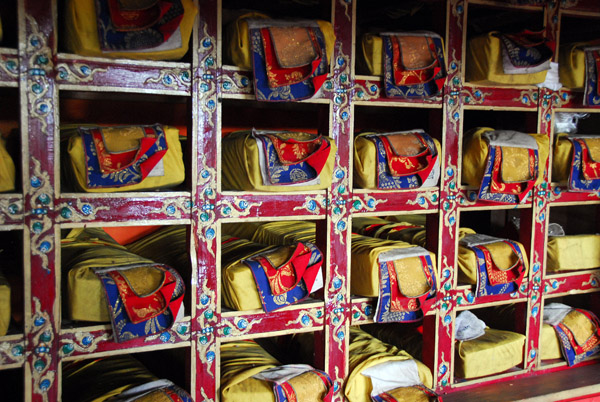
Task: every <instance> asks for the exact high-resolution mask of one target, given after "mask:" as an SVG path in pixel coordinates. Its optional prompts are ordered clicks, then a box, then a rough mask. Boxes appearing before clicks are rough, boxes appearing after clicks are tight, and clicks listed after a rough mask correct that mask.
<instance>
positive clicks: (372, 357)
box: [344, 327, 433, 402]
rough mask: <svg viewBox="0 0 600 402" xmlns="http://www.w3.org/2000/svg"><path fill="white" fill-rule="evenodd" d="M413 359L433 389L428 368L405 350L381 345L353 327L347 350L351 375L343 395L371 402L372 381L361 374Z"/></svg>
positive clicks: (362, 401)
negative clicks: (382, 366)
mask: <svg viewBox="0 0 600 402" xmlns="http://www.w3.org/2000/svg"><path fill="white" fill-rule="evenodd" d="M404 360H414V361H415V362H416V364H417V368H418V370H419V378H420V379H421V382H423V385H425V386H426V387H428V388H431V386H432V383H433V377H432V375H431V371H430V370H429V368H428V367H427V366H426V365H424V364H423V363H421V362H420V361H418V360H416V359H414V358H413V357H412V356H411V355H409V354H408V353H406V352H405V351H404V350H400V349H398V348H397V347H395V346H392V345H388V344H387V343H383V342H381V341H380V340H379V339H377V338H374V337H372V336H371V335H369V334H367V333H366V332H364V331H362V330H360V329H359V328H357V327H350V347H349V348H348V366H349V370H348V372H349V374H348V379H347V380H346V386H345V388H344V395H345V396H346V398H348V400H349V401H352V402H370V401H371V396H370V395H371V391H372V390H373V386H372V385H371V378H370V377H367V376H364V375H362V371H363V370H365V369H367V368H369V367H373V366H375V365H377V364H380V363H385V362H391V361H404Z"/></svg>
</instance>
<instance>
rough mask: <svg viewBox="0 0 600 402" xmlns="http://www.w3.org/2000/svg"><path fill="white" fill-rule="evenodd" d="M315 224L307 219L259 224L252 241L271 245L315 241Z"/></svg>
mask: <svg viewBox="0 0 600 402" xmlns="http://www.w3.org/2000/svg"><path fill="white" fill-rule="evenodd" d="M315 230H316V225H315V223H314V222H309V221H281V222H268V223H265V224H262V225H260V226H259V227H258V228H257V229H256V232H255V233H254V235H253V236H252V241H253V242H256V243H262V244H271V245H288V244H294V243H296V242H299V241H307V242H311V243H314V242H315Z"/></svg>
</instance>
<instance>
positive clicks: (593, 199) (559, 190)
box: [548, 183, 600, 206]
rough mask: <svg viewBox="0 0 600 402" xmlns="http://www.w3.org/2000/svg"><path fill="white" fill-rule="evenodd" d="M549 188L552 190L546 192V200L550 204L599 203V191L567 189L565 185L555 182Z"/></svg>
mask: <svg viewBox="0 0 600 402" xmlns="http://www.w3.org/2000/svg"><path fill="white" fill-rule="evenodd" d="M551 188H552V190H551V191H550V192H549V193H548V202H549V203H550V206H559V205H571V204H573V205H581V204H582V203H585V204H587V203H589V204H596V203H600V192H597V193H586V192H579V191H569V190H568V189H567V187H564V186H560V185H558V184H556V183H552V186H551Z"/></svg>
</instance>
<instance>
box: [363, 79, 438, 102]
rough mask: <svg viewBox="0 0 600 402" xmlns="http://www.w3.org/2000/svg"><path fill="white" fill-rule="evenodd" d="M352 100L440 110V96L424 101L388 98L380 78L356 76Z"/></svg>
mask: <svg viewBox="0 0 600 402" xmlns="http://www.w3.org/2000/svg"><path fill="white" fill-rule="evenodd" d="M352 100H353V102H355V103H356V104H365V105H372V104H376V105H379V106H396V107H403V106H404V107H424V108H429V107H432V108H441V107H442V104H443V101H442V97H441V96H436V97H433V98H426V99H418V98H417V99H410V98H388V97H386V95H385V89H384V87H383V79H382V77H380V76H376V75H373V76H365V75H357V76H356V77H355V80H354V86H353V87H352Z"/></svg>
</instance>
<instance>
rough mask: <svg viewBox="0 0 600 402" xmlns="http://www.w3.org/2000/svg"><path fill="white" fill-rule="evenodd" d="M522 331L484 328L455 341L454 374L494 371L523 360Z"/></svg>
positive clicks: (464, 375)
mask: <svg viewBox="0 0 600 402" xmlns="http://www.w3.org/2000/svg"><path fill="white" fill-rule="evenodd" d="M524 345H525V335H522V334H518V333H516V332H510V331H501V330H497V329H491V328H486V329H485V335H482V336H480V337H479V338H476V339H472V340H469V341H456V344H455V351H456V353H455V363H454V376H455V377H459V378H476V377H483V376H487V375H492V374H498V373H501V372H503V371H506V370H508V369H510V368H512V367H515V366H517V365H519V364H521V363H522V362H523V346H524Z"/></svg>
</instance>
